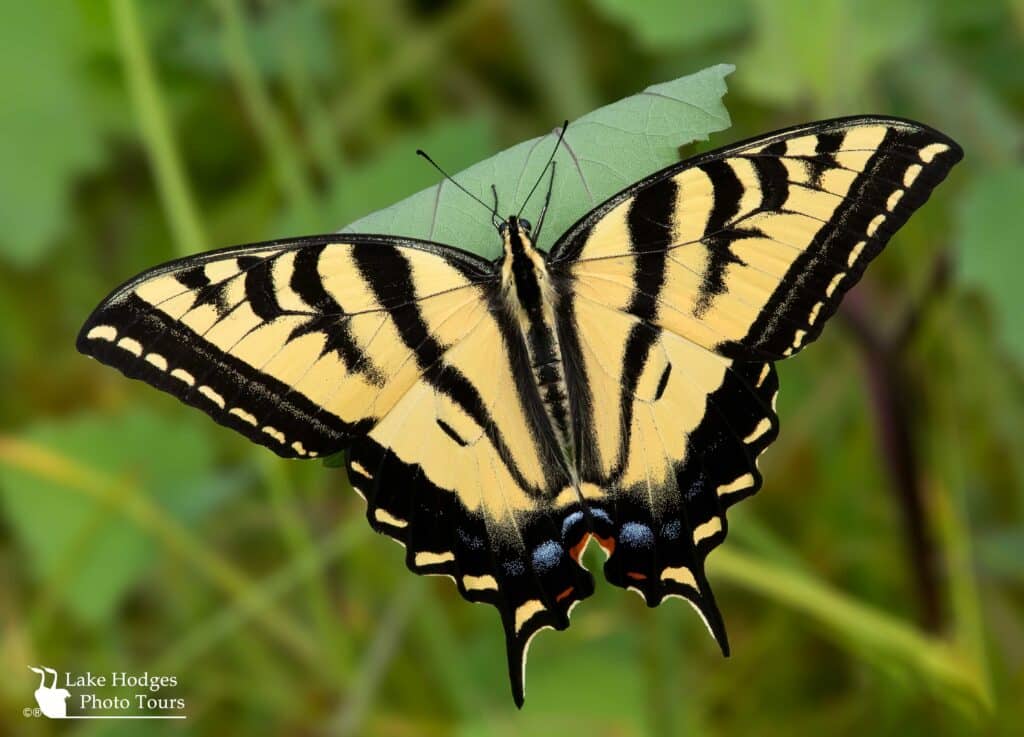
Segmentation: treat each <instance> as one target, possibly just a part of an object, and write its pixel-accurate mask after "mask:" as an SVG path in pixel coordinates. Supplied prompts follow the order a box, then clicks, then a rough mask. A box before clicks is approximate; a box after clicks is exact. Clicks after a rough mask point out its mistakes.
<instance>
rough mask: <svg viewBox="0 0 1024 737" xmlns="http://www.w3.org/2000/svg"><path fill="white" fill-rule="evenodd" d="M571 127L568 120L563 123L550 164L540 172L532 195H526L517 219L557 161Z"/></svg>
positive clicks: (549, 160) (549, 159) (552, 151)
mask: <svg viewBox="0 0 1024 737" xmlns="http://www.w3.org/2000/svg"><path fill="white" fill-rule="evenodd" d="M568 127H569V121H568V120H566V121H565V122H564V123H562V130H561V131H559V133H558V140H557V141H555V147H554V148H553V149H551V155H550V156H549V157H548V163H546V164H544V168H543V169H541V170H540V175H539V176H538V177H537V181H536V182H534V183H533V189H531V190H530V194H528V195H526V199H525V200H523V206H522V207H520V208H519V212H518V213H516V217H519V216H520V215H522V214H523V210H525V209H526V204H527V203H528V202H529V201H530V198H531V197H533V193H534V192H536V191H537V187H538V186H540V183H541V180H542V179H544V174H545V173H546V172H547V170H548V167H549V166H551V162H552V161H554V160H555V154H557V153H558V147H559V146H561V145H562V139H563V138H565V131H566V129H567V128H568Z"/></svg>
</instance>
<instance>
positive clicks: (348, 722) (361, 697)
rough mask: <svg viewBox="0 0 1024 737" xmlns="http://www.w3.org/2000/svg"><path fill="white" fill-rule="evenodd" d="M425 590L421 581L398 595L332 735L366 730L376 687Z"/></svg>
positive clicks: (412, 582)
mask: <svg viewBox="0 0 1024 737" xmlns="http://www.w3.org/2000/svg"><path fill="white" fill-rule="evenodd" d="M425 589H426V586H425V582H424V580H423V579H422V578H420V577H416V578H413V579H410V580H409V581H407V582H406V583H405V584H404V585H403V586H402V588H401V589H399V590H398V593H396V594H395V597H394V599H393V600H392V602H391V605H390V606H389V607H388V610H387V611H386V612H385V613H384V617H383V619H382V620H381V623H380V626H379V627H378V628H377V633H376V637H374V640H373V642H372V643H371V644H370V649H369V650H368V651H367V653H366V657H365V658H364V660H363V662H362V663H361V664H360V666H359V667H358V668H357V670H356V678H355V681H354V682H353V683H352V687H351V689H350V691H349V698H348V702H347V703H346V705H345V708H344V709H343V710H342V711H341V712H340V714H339V715H338V719H337V722H336V725H335V728H334V730H332V734H336V735H338V736H339V737H348V735H358V734H364V731H363V727H364V726H365V724H364V723H365V721H366V718H367V715H368V714H369V712H370V707H371V705H372V703H373V699H374V697H375V695H376V693H377V687H378V686H379V685H380V681H381V679H382V678H383V676H384V674H385V672H386V671H387V667H388V665H389V664H390V663H391V660H392V659H393V658H394V656H395V653H396V652H397V650H398V646H399V644H400V643H401V640H402V636H403V635H404V634H405V629H406V626H407V625H408V623H409V620H410V619H411V617H412V613H413V610H414V609H415V608H416V604H417V603H418V602H419V601H420V599H421V598H422V597H423V592H424V590H425Z"/></svg>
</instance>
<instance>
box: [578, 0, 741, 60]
mask: <svg viewBox="0 0 1024 737" xmlns="http://www.w3.org/2000/svg"><path fill="white" fill-rule="evenodd" d="M592 2H593V4H594V5H595V6H596V7H597V9H598V10H600V11H601V12H603V13H604V14H605V15H607V16H608V17H609V18H611V19H612V20H615V21H617V22H619V23H621V24H622V25H624V26H626V27H627V28H628V29H629V30H630V31H631V32H632V33H633V35H634V36H636V38H637V40H638V41H639V42H640V43H641V44H642V45H644V46H646V47H647V48H649V49H651V50H654V51H662V50H666V49H672V48H679V47H683V46H691V45H696V44H699V43H707V42H709V41H716V40H718V39H720V38H723V37H726V36H730V35H733V34H735V33H738V32H739V31H742V30H743V29H744V28H745V27H746V25H747V22H748V20H749V18H750V8H749V6H748V2H747V0H697V1H696V2H689V3H686V5H685V6H681V5H680V4H679V3H678V2H675V0H592Z"/></svg>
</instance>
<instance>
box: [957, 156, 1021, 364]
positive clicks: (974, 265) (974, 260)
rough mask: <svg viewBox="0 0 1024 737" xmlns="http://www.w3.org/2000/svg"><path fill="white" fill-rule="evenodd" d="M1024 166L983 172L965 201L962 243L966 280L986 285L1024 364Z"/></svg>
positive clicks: (1004, 330) (1006, 334) (1008, 342)
mask: <svg viewBox="0 0 1024 737" xmlns="http://www.w3.org/2000/svg"><path fill="white" fill-rule="evenodd" d="M1022 198H1024V166H1020V165H1018V166H1006V167H1003V168H1001V169H991V170H988V171H985V172H983V173H981V174H979V175H978V176H977V177H975V179H974V180H972V181H971V182H970V184H969V185H968V187H967V190H966V191H965V192H964V195H963V197H962V199H961V206H960V212H959V224H958V228H957V238H956V242H957V244H958V246H959V255H960V263H961V267H962V273H963V278H964V280H965V281H966V282H968V283H969V284H972V285H974V286H977V287H980V288H981V290H982V292H983V293H984V295H985V296H986V297H987V298H988V300H989V302H990V303H991V305H992V306H993V308H994V309H995V312H996V317H997V319H998V320H999V323H1000V328H1001V333H1002V339H1003V343H1004V345H1005V346H1006V347H1007V348H1008V349H1010V350H1011V351H1012V352H1013V353H1014V355H1016V357H1017V359H1018V360H1019V361H1021V362H1024V321H1021V319H1020V316H1021V315H1022V314H1024V291H1022V290H1021V288H1020V235H1019V231H1020V203H1021V199H1022Z"/></svg>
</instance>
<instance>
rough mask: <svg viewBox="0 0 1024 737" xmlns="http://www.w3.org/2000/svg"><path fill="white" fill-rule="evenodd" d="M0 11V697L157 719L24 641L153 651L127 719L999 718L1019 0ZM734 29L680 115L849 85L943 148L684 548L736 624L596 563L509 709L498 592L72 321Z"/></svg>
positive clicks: (122, 660)
mask: <svg viewBox="0 0 1024 737" xmlns="http://www.w3.org/2000/svg"><path fill="white" fill-rule="evenodd" d="M0 36H2V41H3V43H0V85H2V89H3V90H4V91H5V93H6V96H5V104H4V106H3V110H2V112H0V162H2V163H3V165H2V166H0V223H2V225H3V227H2V229H0V314H2V315H3V318H2V319H0V381H2V384H3V386H4V389H5V391H4V401H3V402H2V403H0V423H2V424H0V584H2V586H3V590H4V592H5V593H4V596H3V597H0V669H2V673H3V674H4V677H3V678H0V733H3V734H16V735H21V734H64V733H66V732H68V731H71V729H73V730H74V731H75V732H76V733H77V734H82V735H90V736H91V735H108V734H121V733H124V734H139V733H140V730H139V729H138V725H132V727H131V728H122V725H123V724H124V723H118V722H102V721H93V722H81V723H76V724H74V726H73V727H72V726H71V725H70V724H68V723H54V722H50V721H48V720H44V719H31V718H25V717H23V716H22V709H23V708H24V707H26V706H31V705H32V702H31V698H32V697H31V694H32V689H33V688H34V687H35V681H34V677H33V675H32V674H31V673H30V672H29V671H27V670H26V666H27V665H30V664H32V665H35V664H46V665H50V666H52V667H55V668H58V669H61V670H76V671H84V670H93V671H94V672H95V671H103V670H108V671H109V670H127V671H132V672H142V671H146V670H148V671H149V672H151V673H169V674H173V675H176V676H177V677H178V679H179V681H180V683H181V687H180V689H179V691H178V693H179V694H180V695H182V696H183V697H184V698H186V700H187V702H188V705H189V706H188V713H189V720H188V722H187V723H186V725H184V726H183V725H180V724H174V725H170V724H163V723H156V722H149V723H145V724H146V727H147V730H146V731H145V732H144V733H145V734H163V733H165V732H166V733H172V732H173V733H176V734H180V733H183V732H184V733H189V734H235V733H237V734H254V735H255V734H274V735H277V734H296V735H333V734H359V735H363V734H375V735H378V734H379V735H395V736H396V737H400V736H403V735H435V734H436V735H465V736H474V737H475V736H476V735H512V734H537V733H581V732H590V733H593V734H596V735H647V734H651V735H676V734H684V733H686V734H713V735H732V734H737V735H747V734H758V735H773V734H778V735H793V734H821V733H827V734H835V735H840V734H851V735H852V734H862V733H871V734H875V735H900V736H901V737H903V736H904V735H917V734H921V735H925V734H928V735H931V734H953V735H975V734H1005V735H1011V734H1015V733H1019V730H1020V725H1021V724H1022V723H1024V707H1022V702H1021V699H1020V694H1021V693H1022V692H1024V616H1022V615H1024V573H1022V572H1024V442H1022V440H1021V438H1024V381H1022V363H1024V335H1022V333H1021V326H1020V321H1019V320H1020V315H1021V313H1022V308H1024V305H1022V302H1021V300H1022V297H1021V294H1022V290H1021V289H1020V288H1019V286H1018V285H1017V283H1016V282H1017V280H1018V278H1019V277H1020V276H1022V275H1024V261H1022V259H1021V257H1020V255H1019V249H1018V247H1017V244H1018V241H1019V238H1018V236H1017V234H1018V233H1019V232H1020V229H1021V212H1022V209H1021V203H1022V202H1024V173H1022V172H1024V169H1022V167H1024V160H1022V158H1024V125H1022V123H1024V64H1022V63H1021V62H1022V60H1024V3H1021V2H1020V1H1019V0H1005V2H999V1H996V0H990V1H988V2H984V1H981V0H952V1H950V2H943V3H941V4H939V3H931V2H928V1H927V0H897V1H896V2H893V1H891V0H889V1H887V2H881V1H880V0H869V1H868V2H857V1H855V0H823V1H822V2H819V3H813V4H809V3H799V2H795V1H792V0H781V1H779V2H775V1H769V0H729V2H719V3H711V2H703V1H695V2H690V3H678V2H670V1H668V0H643V1H642V2H632V3H631V2H623V1H622V0H557V1H555V2H548V1H546V0H521V1H520V2H503V1H502V0H480V1H478V2H469V1H464V2H430V1H428V0H419V1H418V2H408V3H403V2H398V1H397V0H382V1H381V2H373V3H369V2H356V1H354V0H351V1H349V2H342V1H341V0H309V1H308V2H299V1H298V0H295V1H294V2H285V1H284V0H280V1H278V2H273V1H272V0H251V1H248V2H242V0H205V1H202V2H195V3H165V2H158V1H157V0H109V2H104V1H103V0H80V1H77V2H76V1H74V0H50V1H49V2H45V3H42V2H40V3H14V2H9V3H3V4H0ZM722 62H728V63H735V64H736V67H737V69H736V72H734V73H733V74H732V75H731V76H730V77H729V78H728V82H729V85H730V91H729V94H728V95H727V96H726V97H725V103H726V105H727V107H728V109H729V112H730V116H731V119H732V122H733V127H732V128H731V129H730V130H728V131H726V132H724V133H717V134H715V135H713V136H712V138H711V140H710V142H708V143H702V144H699V148H701V149H702V150H704V149H707V148H710V147H713V146H718V145H721V144H724V143H727V142H728V141H731V140H735V139H738V138H742V137H745V136H748V135H752V134H755V133H759V132H764V131H767V130H771V129H774V128H777V127H781V126H783V125H788V124H792V123H798V122H803V121H806V120H810V119H814V118H818V117H830V116H835V115H843V114H850V113H858V112H880V113H886V114H894V115H904V116H907V117H912V118H917V119H919V120H921V121H923V122H925V123H928V124H930V125H932V126H935V127H937V128H939V129H940V130H942V131H944V132H946V133H948V134H949V135H951V136H952V137H954V138H955V139H957V140H958V141H959V142H960V143H961V144H963V146H964V148H965V150H966V159H965V161H964V163H963V164H962V165H961V166H960V167H958V168H957V170H956V171H955V172H954V173H953V175H952V177H951V179H950V181H949V182H948V183H946V184H944V185H943V186H942V187H941V188H940V190H939V191H938V192H937V193H936V194H935V196H934V197H933V198H932V200H931V201H930V202H929V203H928V205H927V206H926V207H925V208H924V209H923V210H922V211H921V212H920V213H918V214H917V215H916V216H915V217H914V218H913V219H912V221H911V222H910V223H909V224H908V225H907V226H906V227H905V228H904V229H903V231H901V233H900V234H899V235H898V236H897V238H896V239H895V240H894V242H893V243H892V245H891V246H890V248H889V249H887V251H886V252H885V254H883V255H882V256H881V257H880V258H879V259H878V261H877V263H876V264H875V265H874V266H873V267H872V269H871V271H870V272H869V274H868V276H867V278H866V280H865V282H864V284H863V285H862V286H861V287H860V288H858V290H857V291H856V292H854V293H853V294H851V295H850V298H849V299H848V300H847V302H848V304H847V306H846V308H844V312H843V314H842V315H841V316H840V317H839V318H837V319H836V320H835V324H834V325H833V326H832V327H831V329H830V330H828V331H826V335H825V336H824V337H823V338H822V340H821V341H820V345H818V346H815V347H814V348H812V349H811V350H809V351H807V353H806V354H802V355H801V356H800V357H799V358H797V359H795V360H793V361H788V362H785V363H784V364H782V365H781V366H780V373H781V381H782V386H783V391H782V394H781V397H780V407H779V411H780V414H781V419H782V426H783V427H782V435H781V437H780V439H779V441H778V442H777V443H776V445H775V446H773V448H772V449H771V450H770V451H769V452H768V454H767V455H766V457H765V462H764V464H763V470H764V472H765V477H766V484H765V488H764V490H763V491H762V492H761V493H760V494H759V495H758V496H757V497H756V498H755V499H754V500H751V501H749V502H746V503H745V504H743V505H741V506H740V507H739V508H737V509H736V510H735V511H734V513H733V514H732V515H731V517H730V521H731V522H732V524H731V525H730V531H731V535H730V538H729V540H728V541H727V542H726V543H725V544H724V545H723V546H722V547H721V548H720V549H719V550H718V551H716V553H715V554H713V555H712V557H711V561H710V564H709V567H710V571H709V574H710V577H711V580H712V582H714V583H716V584H717V585H716V592H717V596H718V599H719V603H720V605H721V607H722V610H723V613H724V615H725V617H726V620H727V623H728V625H729V630H730V639H731V641H732V645H733V656H732V657H731V658H730V659H729V660H722V659H721V658H720V656H719V655H718V654H717V649H716V648H715V647H714V646H713V645H712V643H711V642H710V640H709V639H708V638H707V636H706V634H705V633H704V631H703V628H702V626H701V624H700V622H699V620H698V619H697V618H696V617H694V616H692V614H690V612H689V611H688V610H684V608H682V607H678V606H675V605H674V604H671V603H670V604H667V605H666V606H663V607H660V608H659V609H657V610H647V609H646V608H645V607H643V605H642V604H641V603H640V602H639V601H638V600H637V599H636V598H635V597H626V596H623V595H622V593H621V592H620V591H618V590H614V591H611V590H609V589H610V587H607V586H600V585H599V587H598V593H597V594H596V595H595V596H594V597H593V598H592V599H591V600H589V601H588V602H587V603H586V604H585V605H584V606H582V607H581V608H580V609H578V610H577V612H576V616H575V617H574V620H573V627H572V628H571V629H570V630H569V631H567V632H565V633H559V634H558V635H545V636H543V637H541V638H539V640H538V641H537V643H536V644H535V646H534V648H533V649H532V653H533V655H534V657H533V658H532V659H531V663H530V669H529V681H528V688H529V698H528V700H527V705H526V708H525V710H524V711H523V712H517V711H516V710H515V708H514V707H513V706H512V704H511V699H510V698H509V695H508V687H507V683H506V678H505V664H504V652H503V644H502V642H501V632H500V627H499V626H498V622H497V619H496V616H495V614H494V612H493V610H491V609H490V608H489V607H478V606H471V605H468V604H466V603H464V602H463V601H462V600H461V599H459V597H458V596H457V594H456V593H455V591H454V588H453V587H452V586H451V585H450V582H448V581H447V580H435V579H427V580H423V579H417V578H414V577H413V576H411V575H410V574H409V573H408V572H407V571H406V570H405V568H404V565H403V562H402V551H401V549H400V548H398V546H395V545H392V544H391V543H390V542H388V541H387V540H384V539H383V538H380V537H377V536H375V535H373V534H372V533H371V532H370V531H369V529H368V527H367V525H366V523H365V520H364V519H363V508H362V503H361V502H360V501H359V500H358V498H357V497H356V496H355V495H354V494H352V493H351V492H350V491H349V490H348V489H347V487H346V484H345V482H344V479H343V476H342V475H341V473H340V472H339V471H336V470H332V469H327V468H324V467H323V466H321V465H319V464H296V463H286V462H282V461H279V460H277V459H276V458H274V457H269V455H270V454H267V453H266V452H265V451H262V450H261V449H257V448H250V447H249V445H248V444H247V443H246V442H245V441H244V440H242V439H239V438H236V437H235V436H234V435H233V434H232V433H229V432H227V431H224V430H222V429H221V428H218V427H217V426H216V425H214V424H213V423H210V422H208V421H206V420H205V418H202V417H200V416H197V415H195V414H194V412H193V411H192V410H189V409H187V408H185V407H182V406H179V405H178V404H177V403H176V402H175V401H174V400H172V399H170V398H168V397H165V396H163V395H160V394H159V393H158V392H156V391H153V390H151V389H149V388H147V387H143V386H142V385H139V384H136V383H134V382H129V381H126V380H124V379H123V378H122V377H120V376H119V375H117V374H116V372H113V371H111V370H108V369H104V368H102V367H100V366H98V365H96V364H93V363H90V362H88V361H86V360H85V359H84V358H82V357H80V356H78V355H77V354H76V353H75V352H74V349H73V343H74V335H75V333H76V331H77V329H78V326H79V325H80V324H81V322H82V321H83V320H84V319H85V317H86V316H87V315H88V313H89V311H90V310H91V309H92V307H93V306H94V305H95V304H96V302H97V301H98V300H99V299H100V298H101V297H102V296H103V295H105V294H106V293H107V292H108V291H109V290H110V288H111V287H113V286H114V285H116V284H117V283H119V282H121V281H122V280H124V279H126V278H127V277H129V276H131V275H133V274H135V273H137V272H138V271H140V270H142V269H144V268H146V267H148V266H151V265H153V264H156V263H158V262H160V261H163V260H166V259H169V258H171V257H174V256H176V255H181V254H185V253H191V252H195V251H196V250H201V249H204V248H212V247H215V246H222V245H230V244H234V243H243V242H251V241H256V240H261V239H265V238H271V237H281V236H290V235H297V234H300V233H309V232H318V231H328V230H334V229H338V228H340V227H342V226H344V225H346V224H347V223H349V222H352V221H353V220H355V219H357V218H359V217H362V216H364V215H366V214H368V213H370V212H372V211H373V210H376V209H378V208H381V207H384V206H386V205H389V204H391V203H393V202H396V201H397V200H399V199H401V198H402V197H405V196H407V195H409V194H412V193H413V192H415V191H417V190H419V189H422V188H423V187H425V186H428V185H430V184H432V183H433V182H435V181H436V179H435V174H434V172H433V171H432V170H430V169H429V167H427V166H426V165H425V164H424V163H423V162H422V161H420V160H418V159H416V158H415V156H414V155H413V153H412V152H413V150H414V149H415V148H417V147H422V148H425V149H427V150H428V151H430V153H431V154H432V155H434V156H435V158H437V159H438V160H439V161H440V162H441V163H442V164H444V165H445V166H446V167H448V168H449V169H451V170H458V169H461V168H463V167H466V166H469V165H471V164H472V163H474V162H476V161H480V160H482V159H485V158H486V157H488V156H490V155H491V154H493V153H494V152H495V151H496V150H498V149H501V148H505V147H507V146H510V145H512V144H515V143H517V142H519V141H522V140H525V139H529V138H532V137H535V136H537V135H541V134H544V133H546V132H548V131H550V130H551V129H552V128H553V127H554V126H556V125H557V124H558V123H560V122H561V121H562V120H563V119H565V118H570V119H575V118H577V117H579V116H581V115H584V114H585V113H587V112H589V111H590V110H592V109H594V108H596V107H598V106H600V105H603V104H607V103H609V102H612V101H614V100H617V99H619V98H622V97H625V96H627V95H630V94H633V93H635V92H637V91H639V90H641V89H643V88H645V87H647V86H649V85H651V84H653V83H657V82H662V81H665V80H668V79H674V78H676V77H680V76H683V75H686V74H690V73H693V72H696V71H698V70H700V69H703V68H705V67H709V66H712V65H714V64H718V63H722ZM904 467H906V468H910V469H911V471H912V473H911V474H910V477H909V478H910V479H911V481H909V482H908V481H907V478H908V477H907V474H906V473H904V471H905V468H904ZM914 530H917V534H918V537H916V538H915V537H914V534H915V533H914ZM912 540H916V542H914V543H911V542H910V541H912ZM590 564H591V569H592V570H595V569H597V568H599V567H600V563H599V561H597V560H593V561H591V562H590Z"/></svg>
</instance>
